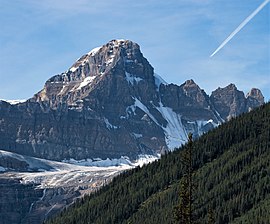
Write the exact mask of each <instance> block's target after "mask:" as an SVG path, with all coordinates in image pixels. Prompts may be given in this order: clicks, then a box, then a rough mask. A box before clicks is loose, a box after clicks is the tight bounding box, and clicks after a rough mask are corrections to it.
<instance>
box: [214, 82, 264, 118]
mask: <svg viewBox="0 0 270 224" xmlns="http://www.w3.org/2000/svg"><path fill="white" fill-rule="evenodd" d="M210 100H211V102H212V103H213V105H214V107H215V109H216V110H217V111H218V113H219V114H220V115H221V117H222V119H224V120H225V121H226V120H229V119H231V118H232V117H235V116H238V115H239V114H242V113H244V112H247V111H249V110H250V109H252V108H255V107H258V106H260V105H262V104H263V103H264V97H263V95H262V93H261V91H260V90H259V89H255V88H253V89H252V90H251V91H250V92H249V93H248V94H247V96H246V97H245V95H244V93H243V92H242V91H239V90H238V89H237V87H236V86H235V85H234V84H230V85H228V86H226V87H224V88H218V89H216V90H215V91H213V92H212V94H211V97H210Z"/></svg>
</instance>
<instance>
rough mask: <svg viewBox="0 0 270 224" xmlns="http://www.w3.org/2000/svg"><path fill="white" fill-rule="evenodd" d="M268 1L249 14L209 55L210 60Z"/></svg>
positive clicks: (269, 0)
mask: <svg viewBox="0 0 270 224" xmlns="http://www.w3.org/2000/svg"><path fill="white" fill-rule="evenodd" d="M269 2H270V0H266V1H264V2H263V3H262V4H261V5H260V6H259V7H258V8H257V9H256V10H255V11H254V12H253V13H251V14H250V15H249V16H248V17H247V18H246V19H245V20H244V21H243V22H242V23H241V24H240V25H239V26H238V27H237V28H236V29H235V30H234V31H233V32H232V33H231V34H230V36H228V37H227V39H226V40H224V41H223V43H222V44H221V45H220V46H219V47H218V48H217V49H216V50H215V51H214V53H213V54H211V56H210V58H211V57H213V56H214V55H215V54H216V53H217V52H218V51H219V50H220V49H221V48H223V47H224V46H225V45H226V44H227V43H228V42H229V41H230V40H231V39H232V38H233V37H234V36H235V35H236V34H237V33H238V32H239V31H240V30H241V29H242V28H243V27H244V26H245V25H246V24H247V23H248V22H249V21H250V20H251V19H252V18H253V17H254V16H256V15H257V14H258V12H260V11H261V10H262V9H263V8H264V7H265V6H266V5H267V3H269Z"/></svg>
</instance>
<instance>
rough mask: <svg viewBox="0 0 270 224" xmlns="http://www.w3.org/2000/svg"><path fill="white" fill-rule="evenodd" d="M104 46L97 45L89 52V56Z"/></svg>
mask: <svg viewBox="0 0 270 224" xmlns="http://www.w3.org/2000/svg"><path fill="white" fill-rule="evenodd" d="M101 48H102V47H96V48H94V49H92V50H91V51H90V52H88V53H87V55H89V56H94V55H95V54H96V53H97V52H98V51H99V50H100V49H101Z"/></svg>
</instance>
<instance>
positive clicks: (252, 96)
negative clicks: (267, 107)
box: [246, 88, 264, 110]
mask: <svg viewBox="0 0 270 224" xmlns="http://www.w3.org/2000/svg"><path fill="white" fill-rule="evenodd" d="M246 97H247V109H248V110H250V109H252V108H255V107H258V106H260V105H262V104H263V103H264V97H263V95H262V93H261V91H260V90H259V89H256V88H253V89H251V90H250V92H248V94H247V96H246Z"/></svg>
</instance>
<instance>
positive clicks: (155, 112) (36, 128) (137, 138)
mask: <svg viewBox="0 0 270 224" xmlns="http://www.w3.org/2000/svg"><path fill="white" fill-rule="evenodd" d="M262 103H263V96H262V94H261V93H260V91H259V90H252V91H251V93H250V94H248V97H247V98H245V96H244V93H243V92H241V91H238V90H237V89H236V87H235V86H234V85H232V84H231V85H229V86H227V87H225V88H222V89H221V88H219V89H217V90H215V91H214V92H213V93H212V95H211V97H209V96H208V95H207V94H206V93H205V92H204V91H203V90H202V89H200V87H199V86H198V85H197V84H196V83H195V82H194V81H193V80H188V81H186V82H185V83H183V84H182V85H180V86H177V85H174V84H167V83H165V82H164V81H163V80H162V79H161V78H160V77H159V76H158V75H156V74H154V69H153V67H152V66H151V65H150V64H149V62H148V61H147V59H145V58H144V57H143V55H142V53H141V51H140V47H139V45H138V44H136V43H134V42H132V41H128V40H113V41H110V42H109V43H107V44H106V45H104V46H102V47H100V48H96V49H94V50H92V51H91V52H89V53H88V54H86V55H84V56H82V57H81V58H80V59H78V60H77V61H76V62H75V64H73V66H72V67H71V68H70V69H69V70H68V71H66V72H65V73H62V74H59V75H56V76H54V77H52V78H50V79H49V80H48V81H47V82H46V83H45V86H44V88H43V89H42V90H41V91H40V92H39V93H37V94H36V95H35V96H34V97H33V98H32V99H29V100H28V101H27V102H25V103H21V104H17V105H10V104H8V103H6V102H3V101H2V102H1V101H0V148H3V149H5V150H10V151H14V152H18V153H21V154H26V155H32V156H37V157H41V158H47V159H55V160H62V159H65V158H75V159H84V158H97V157H100V158H103V159H104V158H107V157H109V158H117V157H120V156H123V155H125V156H129V157H130V158H135V157H136V156H137V155H138V154H155V153H160V152H162V151H164V150H168V149H173V148H174V147H176V146H179V145H181V144H183V143H185V142H186V140H187V133H188V132H192V133H193V134H194V136H198V135H200V134H202V133H203V132H205V131H208V130H209V129H211V128H213V127H215V126H217V125H218V124H220V123H221V122H222V121H224V120H227V119H229V118H230V117H232V116H237V115H238V114H240V113H243V112H246V111H248V110H249V109H250V108H254V107H256V106H259V105H261V104H262Z"/></svg>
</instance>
